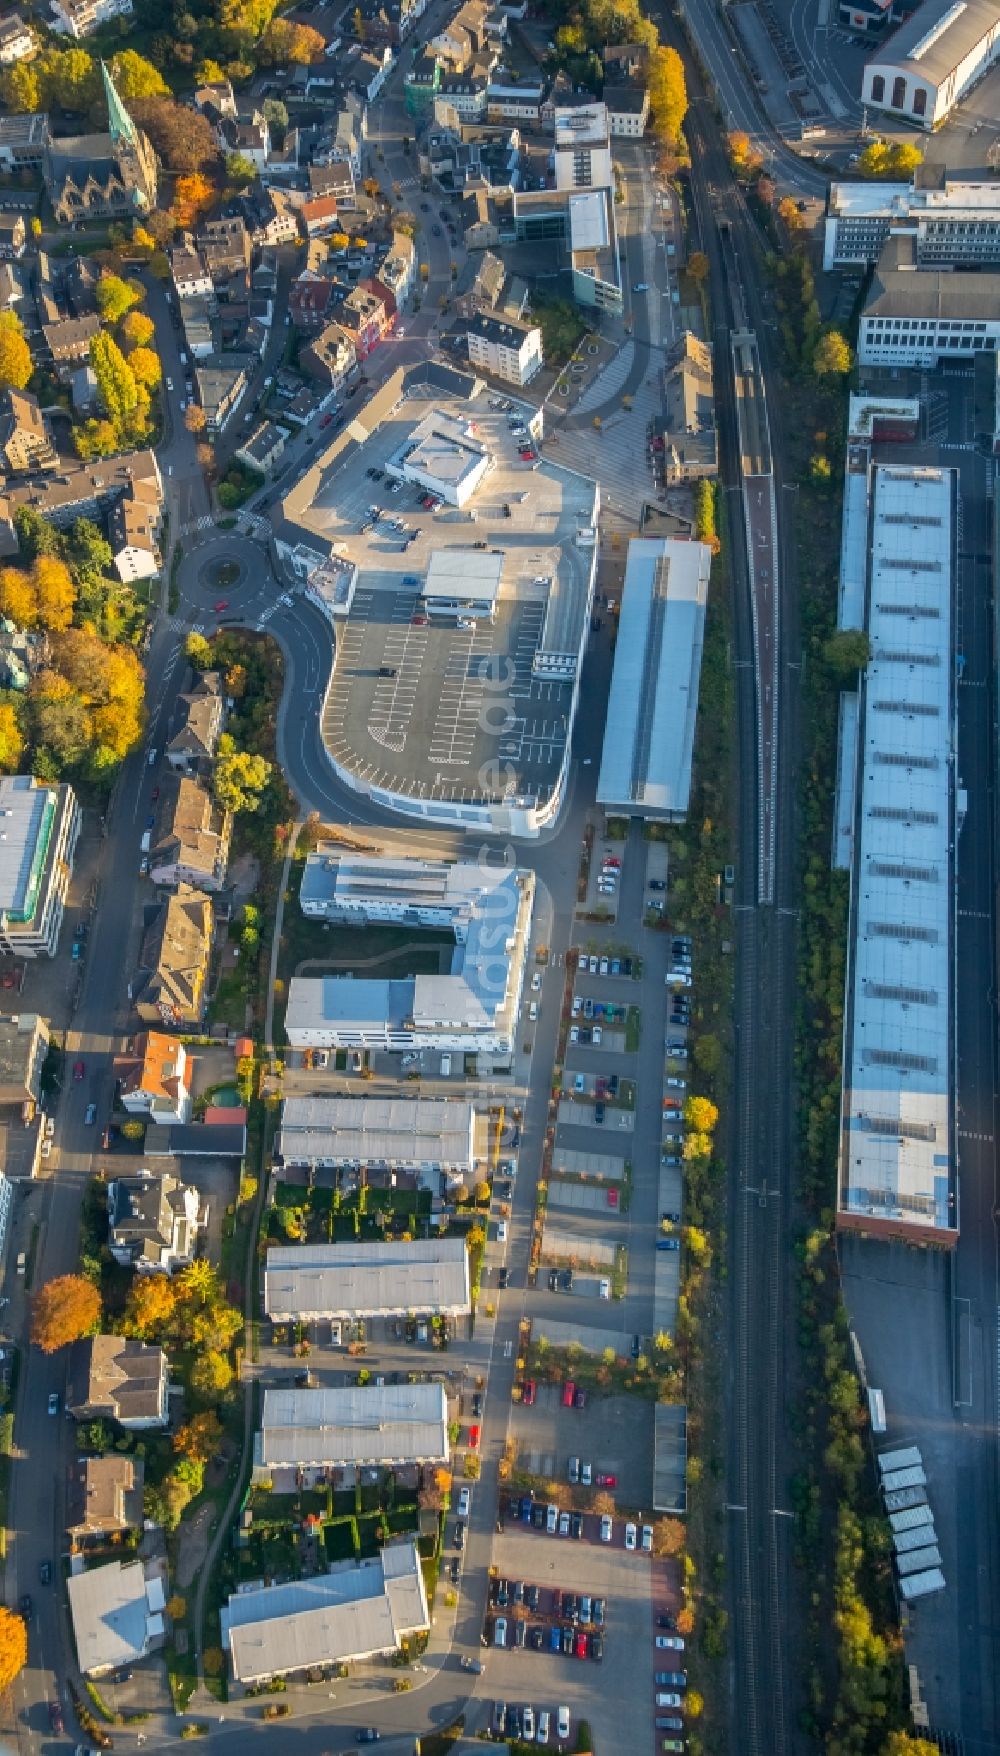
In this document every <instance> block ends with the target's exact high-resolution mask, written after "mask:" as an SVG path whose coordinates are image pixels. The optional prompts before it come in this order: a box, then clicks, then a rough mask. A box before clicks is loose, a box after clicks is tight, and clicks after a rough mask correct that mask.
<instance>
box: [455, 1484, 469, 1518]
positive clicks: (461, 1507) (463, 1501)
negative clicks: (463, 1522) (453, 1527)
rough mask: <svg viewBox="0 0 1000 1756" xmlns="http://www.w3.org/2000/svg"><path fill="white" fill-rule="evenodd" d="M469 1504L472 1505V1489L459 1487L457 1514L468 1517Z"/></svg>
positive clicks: (460, 1516)
mask: <svg viewBox="0 0 1000 1756" xmlns="http://www.w3.org/2000/svg"><path fill="white" fill-rule="evenodd" d="M471 1505H472V1489H471V1488H460V1489H459V1495H458V1516H459V1518H468V1516H469V1508H470V1506H471Z"/></svg>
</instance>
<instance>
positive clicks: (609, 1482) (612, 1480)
mask: <svg viewBox="0 0 1000 1756" xmlns="http://www.w3.org/2000/svg"><path fill="white" fill-rule="evenodd" d="M594 1481H595V1483H596V1485H597V1486H598V1487H599V1488H617V1486H618V1477H617V1476H615V1475H608V1474H606V1473H605V1472H604V1471H602V1470H598V1472H597V1474H596V1476H595V1477H594Z"/></svg>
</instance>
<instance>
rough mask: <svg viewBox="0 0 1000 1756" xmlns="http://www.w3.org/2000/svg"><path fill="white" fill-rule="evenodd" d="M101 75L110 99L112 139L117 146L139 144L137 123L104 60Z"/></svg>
mask: <svg viewBox="0 0 1000 1756" xmlns="http://www.w3.org/2000/svg"><path fill="white" fill-rule="evenodd" d="M101 77H102V79H103V80H104V95H105V97H106V98H107V100H108V132H109V133H110V135H111V138H112V140H113V141H114V142H115V145H116V146H137V145H138V137H137V135H136V127H135V123H134V122H133V120H132V118H131V116H130V115H129V113H128V111H127V110H126V108H125V105H124V104H123V103H122V101H121V98H120V97H119V96H118V93H117V91H116V90H115V82H114V80H113V79H112V77H111V75H110V73H109V72H108V69H107V67H106V65H105V63H104V62H103V61H102V62H101Z"/></svg>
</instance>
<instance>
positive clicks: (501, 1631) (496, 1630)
mask: <svg viewBox="0 0 1000 1756" xmlns="http://www.w3.org/2000/svg"><path fill="white" fill-rule="evenodd" d="M493 1644H494V1646H506V1644H507V1618H506V1616H498V1617H497V1619H496V1621H495V1622H494V1624H493Z"/></svg>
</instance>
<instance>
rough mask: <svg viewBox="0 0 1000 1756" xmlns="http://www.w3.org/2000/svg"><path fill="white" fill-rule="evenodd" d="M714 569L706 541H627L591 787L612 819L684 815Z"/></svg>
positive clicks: (673, 819)
mask: <svg viewBox="0 0 1000 1756" xmlns="http://www.w3.org/2000/svg"><path fill="white" fill-rule="evenodd" d="M711 566H712V552H711V550H710V549H709V548H708V547H707V545H706V544H705V543H691V542H678V541H675V540H674V539H672V538H662V539H661V538H648V537H638V538H634V539H633V541H632V542H630V543H629V546H628V560H627V562H626V566H625V584H624V589H623V591H622V602H621V617H620V620H619V624H618V639H617V641H616V643H615V665H614V671H613V673H612V677H611V694H610V697H609V701H608V715H607V721H606V724H605V729H604V749H603V752H602V755H601V772H600V775H599V778H598V782H597V798H598V803H599V804H602V805H603V806H604V807H605V809H606V810H608V811H620V812H624V813H625V814H626V815H627V816H635V817H644V818H655V819H659V820H660V821H663V822H673V823H676V822H679V821H681V820H682V819H683V818H684V817H686V815H687V808H688V800H689V798H690V794H691V760H692V754H693V751H694V728H695V721H696V719H697V716H698V686H699V683H700V680H701V651H702V642H703V640H704V634H705V605H706V603H707V601H708V578H709V573H710V571H711Z"/></svg>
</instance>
